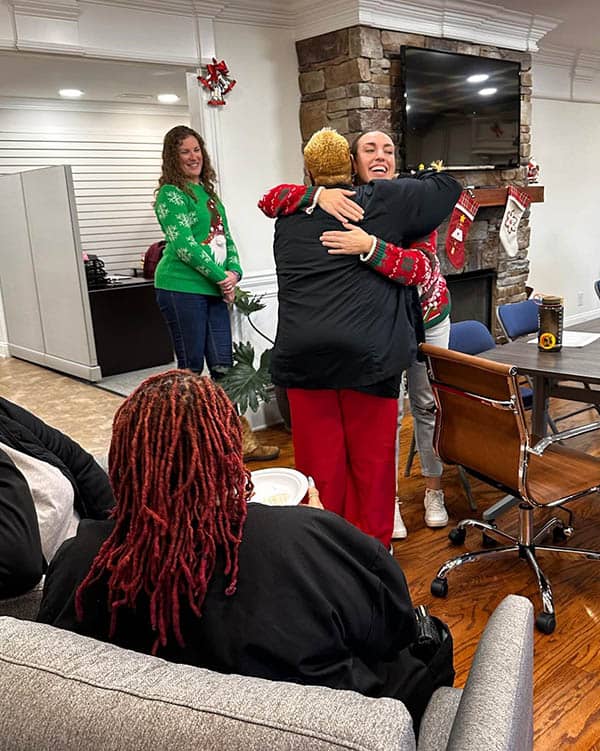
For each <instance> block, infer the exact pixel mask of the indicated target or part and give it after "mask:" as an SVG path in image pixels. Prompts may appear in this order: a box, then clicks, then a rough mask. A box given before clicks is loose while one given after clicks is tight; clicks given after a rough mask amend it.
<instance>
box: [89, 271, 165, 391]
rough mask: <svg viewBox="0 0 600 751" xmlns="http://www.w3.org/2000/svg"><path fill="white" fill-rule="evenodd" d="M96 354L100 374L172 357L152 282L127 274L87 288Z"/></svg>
mask: <svg viewBox="0 0 600 751" xmlns="http://www.w3.org/2000/svg"><path fill="white" fill-rule="evenodd" d="M89 297H90V308H91V313H92V324H93V327H94V340H95V342H96V356H97V358H98V365H99V366H100V369H101V371H102V377H103V378H106V376H109V375H115V374H117V373H128V372H129V371H131V370H140V369H142V368H152V367H154V366H156V365H166V364H167V363H170V362H172V361H173V347H172V345H171V339H170V337H169V330H168V328H167V326H166V324H165V322H164V321H163V318H162V315H161V313H160V310H159V309H158V305H157V304H156V299H155V296H154V283H153V282H151V281H148V280H147V279H141V278H131V279H127V280H126V281H123V282H122V283H120V284H115V285H111V286H110V287H105V288H103V289H94V290H89Z"/></svg>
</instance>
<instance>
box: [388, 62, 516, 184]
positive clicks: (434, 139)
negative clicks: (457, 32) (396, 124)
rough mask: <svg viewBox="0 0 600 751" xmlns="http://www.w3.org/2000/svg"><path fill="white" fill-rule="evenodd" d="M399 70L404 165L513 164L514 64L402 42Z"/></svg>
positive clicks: (406, 167)
mask: <svg viewBox="0 0 600 751" xmlns="http://www.w3.org/2000/svg"><path fill="white" fill-rule="evenodd" d="M401 70H402V84H403V86H402V89H401V91H402V94H401V96H400V100H401V101H400V102H399V106H400V109H401V111H400V116H401V117H400V122H401V127H402V133H401V134H400V135H401V137H400V139H399V140H400V161H401V166H402V168H403V169H404V170H412V169H417V168H418V166H419V165H420V164H424V165H425V166H428V165H429V163H430V162H432V161H434V160H436V159H442V160H443V162H444V165H445V166H446V167H447V168H450V169H461V168H467V169H493V168H498V167H502V168H511V167H518V165H519V125H520V119H519V115H520V66H519V63H514V62H510V61H508V60H496V59H492V58H487V57H475V56H473V55H459V54H455V53H450V52H437V51H434V50H426V49H421V48H418V47H403V48H402V50H401Z"/></svg>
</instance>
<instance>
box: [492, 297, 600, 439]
mask: <svg viewBox="0 0 600 751" xmlns="http://www.w3.org/2000/svg"><path fill="white" fill-rule="evenodd" d="M496 316H497V318H498V322H499V323H500V327H501V328H502V331H503V332H504V335H505V336H506V338H507V339H509V340H510V341H513V340H515V339H517V338H518V337H520V336H525V335H526V334H537V331H538V325H539V324H538V304H537V302H536V301H535V300H523V301H522V302H512V303H506V304H505V305H499V306H498V307H497V309H496ZM532 346H533V345H532ZM530 384H531V382H530ZM583 388H585V389H588V390H589V389H590V388H591V387H590V384H589V383H585V382H584V383H583ZM592 408H593V409H595V410H596V412H598V414H600V407H599V406H598V405H597V404H588V405H586V406H585V407H580V408H579V409H576V410H573V412H568V413H567V414H565V415H561V416H560V417H555V418H552V417H551V416H550V415H549V414H548V413H546V420H547V422H548V425H549V426H550V429H551V430H552V432H553V433H558V428H557V427H556V423H557V422H560V421H561V420H566V419H567V418H569V417H575V415H579V414H581V413H582V412H587V411H588V410H589V409H592Z"/></svg>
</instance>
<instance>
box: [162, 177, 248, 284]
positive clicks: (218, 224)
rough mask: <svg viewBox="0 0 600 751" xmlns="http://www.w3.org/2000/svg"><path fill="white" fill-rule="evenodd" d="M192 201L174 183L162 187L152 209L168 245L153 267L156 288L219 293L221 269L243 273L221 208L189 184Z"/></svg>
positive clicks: (205, 193) (198, 187)
mask: <svg viewBox="0 0 600 751" xmlns="http://www.w3.org/2000/svg"><path fill="white" fill-rule="evenodd" d="M188 185H189V187H190V189H191V190H192V192H193V194H194V197H195V198H196V200H194V199H193V198H192V197H191V196H189V195H188V194H187V193H184V192H183V191H182V190H180V189H179V188H177V187H176V186H174V185H163V186H162V187H161V189H160V190H159V191H158V194H157V196H156V203H155V205H154V211H155V213H156V217H157V219H158V221H159V223H160V226H161V227H162V229H163V232H164V233H165V240H166V242H167V244H166V246H165V250H164V253H163V256H162V258H161V260H160V263H159V264H158V266H157V267H156V273H155V276H154V284H155V286H156V287H157V288H158V289H167V290H171V291H173V292H193V293H197V294H202V295H219V296H221V289H220V288H219V286H218V282H221V281H223V280H224V279H225V278H226V274H225V272H226V271H236V272H237V273H238V274H239V275H240V277H241V276H242V269H241V266H240V261H239V256H238V252H237V249H236V247H235V244H234V242H233V240H232V239H231V234H230V232H229V225H228V223H227V216H226V214H225V209H224V208H223V204H222V203H221V201H220V200H219V199H218V198H217V197H216V196H214V197H213V196H209V194H208V193H207V192H206V191H205V190H204V188H203V186H202V185H198V184H196V183H188Z"/></svg>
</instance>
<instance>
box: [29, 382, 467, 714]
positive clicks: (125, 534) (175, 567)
mask: <svg viewBox="0 0 600 751" xmlns="http://www.w3.org/2000/svg"><path fill="white" fill-rule="evenodd" d="M109 467H110V479H111V482H112V485H113V489H114V493H115V497H116V507H115V511H114V514H113V517H112V518H111V519H110V520H108V521H83V522H82V523H81V524H80V527H79V531H78V534H77V537H75V538H74V539H72V540H69V541H67V542H66V543H64V544H63V546H62V547H61V549H60V550H59V552H58V554H57V555H56V556H55V558H54V560H53V562H52V565H51V566H50V569H49V570H48V574H47V577H46V583H45V588H44V594H43V599H42V603H41V609H40V614H39V617H38V620H40V621H42V622H45V623H50V624H53V625H55V626H58V627H60V628H65V629H69V630H72V631H76V632H79V633H82V634H86V635H88V636H92V637H95V638H98V639H101V640H104V641H111V642H114V643H116V644H118V645H120V646H122V647H126V648H129V649H134V650H137V651H140V652H145V653H152V654H156V655H158V656H160V657H163V658H165V659H168V660H172V661H175V662H184V663H187V664H190V665H196V666H200V667H205V668H208V669H211V670H216V671H218V672H222V673H238V674H242V675H249V676H256V677H261V678H268V679H272V680H285V681H293V682H296V683H303V684H314V685H324V686H329V687H331V688H343V689H351V690H355V691H359V692H360V693H363V694H366V695H368V696H394V697H397V698H399V699H401V700H402V701H403V702H405V704H406V705H407V706H408V707H409V709H410V711H411V712H412V713H413V717H415V719H416V720H418V718H419V717H420V715H421V713H422V712H423V710H424V708H425V706H426V704H427V701H428V700H429V698H430V696H431V694H432V693H433V691H434V690H435V688H436V687H437V686H438V685H441V682H444V684H447V683H448V681H450V683H451V682H452V675H453V671H452V656H451V654H452V649H451V639H447V640H446V641H445V644H444V650H443V657H442V655H441V654H440V659H439V660H438V662H440V665H441V666H442V667H443V669H442V667H440V666H438V667H435V666H434V667H432V664H431V662H430V663H429V664H426V663H425V662H424V661H423V660H422V659H421V658H420V657H419V656H417V655H416V654H415V653H414V648H413V647H412V646H411V645H412V644H413V642H414V641H415V639H416V634H417V622H416V617H415V613H414V610H413V604H412V602H411V598H410V594H409V592H408V587H407V584H406V579H405V577H404V574H403V572H402V570H401V569H400V567H399V566H398V564H397V563H396V562H395V561H394V559H393V558H392V556H390V555H389V553H388V552H387V550H386V549H385V548H384V547H383V546H382V545H381V543H379V542H378V541H377V540H375V539H374V538H372V537H369V536H368V535H365V534H363V533H362V532H361V531H360V530H358V529H357V528H356V527H354V526H352V525H351V524H349V523H348V522H346V521H345V520H344V519H342V518H341V517H339V516H338V515H337V514H333V513H330V512H327V511H324V510H322V509H321V508H311V507H308V506H295V507H281V506H266V505H261V504H258V503H250V504H248V500H249V498H250V497H251V495H252V492H253V488H252V482H251V478H250V474H249V472H248V470H247V469H246V468H245V466H244V464H243V459H242V438H241V427H240V420H239V417H238V415H237V414H236V411H235V408H234V407H233V405H232V404H231V402H230V401H229V399H228V398H227V396H226V395H225V392H224V391H223V390H222V389H221V387H220V386H219V385H218V384H216V383H214V382H213V381H211V380H210V379H208V378H206V377H200V376H197V375H195V374H193V373H190V372H189V371H181V370H172V371H168V372H166V373H162V374H160V375H157V376H153V377H151V378H149V379H147V380H146V381H144V383H142V384H141V385H140V386H139V387H138V389H137V390H136V391H134V392H133V394H132V395H131V396H130V397H128V398H127V399H126V400H125V402H124V403H123V404H122V406H121V407H120V409H119V410H118V411H117V414H116V416H115V420H114V426H113V436H112V442H111V447H110V454H109ZM448 659H449V662H448Z"/></svg>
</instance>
